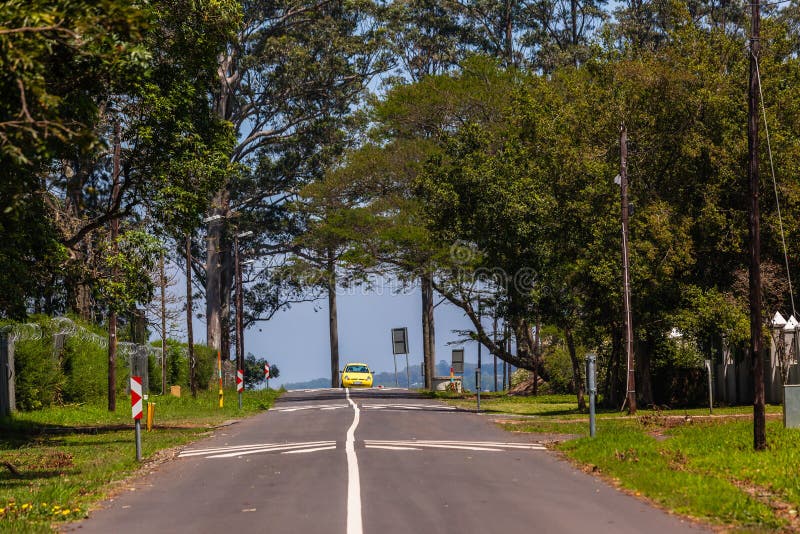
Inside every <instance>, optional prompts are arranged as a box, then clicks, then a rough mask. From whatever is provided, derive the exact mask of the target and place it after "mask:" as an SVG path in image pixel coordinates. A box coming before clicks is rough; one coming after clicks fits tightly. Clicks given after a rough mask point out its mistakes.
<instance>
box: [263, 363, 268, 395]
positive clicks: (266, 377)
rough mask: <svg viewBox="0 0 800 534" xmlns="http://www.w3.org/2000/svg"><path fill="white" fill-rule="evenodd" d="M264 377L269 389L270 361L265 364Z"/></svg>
mask: <svg viewBox="0 0 800 534" xmlns="http://www.w3.org/2000/svg"><path fill="white" fill-rule="evenodd" d="M264 378H265V379H266V380H267V389H269V362H267V363H265V364H264Z"/></svg>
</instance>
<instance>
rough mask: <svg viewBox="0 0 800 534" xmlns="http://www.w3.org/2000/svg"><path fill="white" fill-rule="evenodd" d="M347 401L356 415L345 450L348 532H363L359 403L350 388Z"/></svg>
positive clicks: (351, 533)
mask: <svg viewBox="0 0 800 534" xmlns="http://www.w3.org/2000/svg"><path fill="white" fill-rule="evenodd" d="M344 394H345V397H347V402H349V403H350V404H351V405H352V406H353V411H354V412H355V415H354V417H353V424H351V425H350V428H349V429H348V430H347V441H346V442H345V446H344V450H345V452H346V453H347V534H362V532H363V527H362V524H361V480H360V478H359V474H358V457H357V456H356V447H355V435H356V428H357V427H358V420H359V409H358V405H357V404H356V403H355V402H353V401H352V399H350V389H349V388H346V389H345V390H344Z"/></svg>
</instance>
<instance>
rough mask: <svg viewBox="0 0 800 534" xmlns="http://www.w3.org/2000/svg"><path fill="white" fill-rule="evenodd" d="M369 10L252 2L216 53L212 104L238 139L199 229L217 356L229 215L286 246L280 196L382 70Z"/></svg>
mask: <svg viewBox="0 0 800 534" xmlns="http://www.w3.org/2000/svg"><path fill="white" fill-rule="evenodd" d="M372 7H373V6H372V4H371V3H369V2H367V1H364V2H361V1H359V2H355V3H353V2H349V3H345V2H341V1H335V2H327V1H316V0H309V1H305V2H300V3H293V2H277V3H275V2H264V1H256V2H250V3H247V4H245V6H244V11H243V18H242V22H241V24H240V25H239V28H238V30H237V32H236V35H235V36H234V37H233V38H232V39H230V40H229V42H228V45H227V47H226V50H225V52H224V53H223V54H220V56H219V64H218V73H219V77H218V80H217V84H216V87H215V90H214V93H213V94H214V110H215V113H216V115H217V116H218V117H219V118H220V119H222V120H225V121H230V122H231V123H232V124H233V125H234V129H235V133H236V137H237V139H239V141H238V143H237V145H236V146H235V148H234V149H233V150H232V151H231V153H230V154H229V155H230V159H231V161H232V162H234V163H237V164H242V165H243V166H244V167H245V171H246V172H243V173H240V174H235V175H234V174H230V175H229V176H228V180H227V181H226V182H225V184H224V185H223V186H222V187H220V188H218V190H217V192H216V194H215V196H214V199H213V203H212V208H211V210H210V213H209V215H211V216H212V217H213V216H217V217H216V218H215V219H214V220H212V221H211V222H210V223H209V227H208V232H207V255H206V265H207V268H206V273H205V282H206V322H207V334H208V344H209V346H212V347H214V348H215V349H217V350H221V351H222V352H223V353H224V354H228V353H229V330H230V328H229V323H230V321H229V318H230V314H231V305H230V304H231V303H230V299H231V289H232V282H233V263H232V254H231V239H230V228H229V222H230V219H231V217H232V216H233V217H236V220H237V221H238V224H237V226H238V228H239V229H242V228H244V227H245V226H246V227H247V228H248V229H251V230H253V231H254V232H256V233H257V236H256V239H260V243H261V246H260V249H261V251H262V252H264V253H270V252H275V251H276V250H277V252H285V248H284V246H283V245H284V244H285V243H286V241H288V240H290V238H289V239H283V238H284V237H285V232H286V230H287V226H288V225H286V224H285V222H286V219H285V216H284V211H285V209H286V206H285V201H286V200H287V199H289V198H291V197H292V196H293V195H294V194H295V193H296V192H297V190H298V189H299V187H301V186H302V184H303V183H304V182H307V181H308V180H310V179H311V178H313V177H315V176H316V175H317V172H318V169H319V168H320V167H321V166H322V167H324V164H325V162H326V160H327V158H328V152H327V150H328V148H330V146H331V145H332V144H333V145H334V146H335V145H336V143H337V142H338V139H337V132H338V126H339V124H340V123H341V121H342V120H343V118H344V117H346V116H347V115H348V114H349V111H350V109H351V106H352V105H354V104H355V103H356V102H357V101H358V99H359V98H360V96H361V94H362V91H363V90H364V88H365V85H366V83H367V81H368V80H369V79H370V77H371V76H372V75H373V74H374V73H376V72H378V71H380V70H382V69H383V61H382V57H381V56H380V54H378V51H377V48H376V43H377V40H376V34H375V32H374V30H373V28H372V24H371V20H370V16H371V10H372ZM239 204H241V205H239ZM233 208H235V209H233ZM234 212H235V213H234Z"/></svg>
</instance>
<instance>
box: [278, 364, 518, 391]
mask: <svg viewBox="0 0 800 534" xmlns="http://www.w3.org/2000/svg"><path fill="white" fill-rule="evenodd" d="M399 363H400V361H399V358H398V364H399ZM404 363H405V362H404ZM409 367H410V369H409V374H410V376H411V388H412V389H413V388H421V387H422V386H423V381H422V369H421V368H420V365H411V366H409ZM476 367H477V365H476V364H474V363H465V364H464V375H465V376H464V379H463V380H464V387H465V388H466V389H468V390H470V391H474V390H475V368H476ZM482 370H483V372H482V373H481V374H482V376H481V381H482V383H483V384H482V385H483V390H484V391H489V390H492V389H493V388H494V374H493V371H494V368H493V362H492V359H491V358H487V360H486V362H485V363H484V364H483V369H482ZM502 370H503V367H502V362H499V361H498V362H497V372H498V373H501V372H502ZM436 376H450V363H449V362H446V361H444V360H439V363H438V364H436ZM497 383H498V387H503V377H502V376H500V375H498V377H497ZM330 385H331V379H330V378H315V379H314V380H309V381H307V382H291V383H288V384H284V385H283V387H285V388H286V389H317V388H327V387H330ZM372 385H373V386H384V387H394V386H395V376H394V371H388V372H387V371H383V372H380V373H375V379H374V382H373V384H372ZM397 385H398V386H400V387H406V386H407V385H408V378H407V377H406V368H405V367H398V368H397Z"/></svg>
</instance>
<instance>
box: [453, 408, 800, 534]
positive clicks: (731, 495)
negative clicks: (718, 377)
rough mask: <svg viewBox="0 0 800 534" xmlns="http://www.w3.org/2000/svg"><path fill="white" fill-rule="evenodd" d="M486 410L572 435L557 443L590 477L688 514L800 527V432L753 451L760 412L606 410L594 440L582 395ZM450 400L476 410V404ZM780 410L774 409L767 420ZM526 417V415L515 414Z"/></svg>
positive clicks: (778, 430)
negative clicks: (755, 415)
mask: <svg viewBox="0 0 800 534" xmlns="http://www.w3.org/2000/svg"><path fill="white" fill-rule="evenodd" d="M481 401H482V402H481V406H482V408H485V409H486V411H489V412H490V413H496V414H508V415H509V417H508V418H507V419H504V422H503V423H502V424H503V426H504V428H506V429H507V430H514V431H522V432H535V433H548V434H562V435H564V434H571V435H577V436H580V437H579V438H577V439H572V440H567V441H563V442H561V443H558V444H557V445H556V447H557V449H559V450H560V451H562V452H563V453H564V454H565V455H566V456H567V457H568V458H569V459H571V460H572V461H574V462H575V463H576V464H578V465H580V466H582V467H584V468H585V469H586V470H587V471H593V472H597V473H600V474H601V475H603V476H605V477H608V478H611V479H613V480H614V481H616V483H618V484H619V485H620V486H621V487H622V488H624V489H626V490H627V491H630V492H631V493H633V494H635V495H639V496H643V497H646V498H647V499H650V500H651V501H653V502H655V503H657V504H658V505H660V506H662V507H665V508H667V509H670V510H673V511H675V512H677V513H679V514H684V515H687V516H691V517H695V518H699V519H702V520H704V521H707V522H709V523H712V524H717V525H723V526H725V527H733V529H735V530H739V531H747V532H754V531H755V532H765V531H789V530H791V531H796V530H798V528H800V523H798V522H797V519H796V517H797V515H798V514H797V512H798V511H800V430H796V429H784V428H783V424H782V422H781V421H780V419H776V418H774V417H773V418H771V419H770V420H769V421H768V423H767V437H768V450H767V451H763V452H755V451H754V450H753V423H752V407H751V406H736V407H726V408H715V409H714V417H713V418H710V417H708V409H707V408H696V409H680V410H657V411H653V410H639V411H638V413H637V415H636V416H635V417H628V416H627V415H626V414H625V413H624V412H623V413H621V412H619V411H616V410H612V411H608V410H606V411H602V412H601V413H599V414H598V420H597V436H596V437H595V438H589V437H588V430H589V429H588V420H587V414H585V413H579V412H578V411H577V409H576V406H575V398H574V396H572V397H571V396H558V395H549V396H542V397H526V398H520V397H510V398H502V397H494V396H489V397H486V398H484V397H483V396H482V399H481ZM448 402H450V403H452V404H454V405H457V406H465V407H470V408H474V407H475V401H474V396H473V397H472V398H463V396H462V397H459V398H453V396H450V398H449V399H448ZM780 412H781V407H780V406H768V407H767V413H768V414H776V413H780ZM515 415H517V416H524V417H516V418H515V417H514V416H515Z"/></svg>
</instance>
